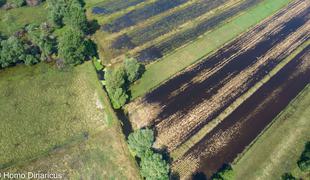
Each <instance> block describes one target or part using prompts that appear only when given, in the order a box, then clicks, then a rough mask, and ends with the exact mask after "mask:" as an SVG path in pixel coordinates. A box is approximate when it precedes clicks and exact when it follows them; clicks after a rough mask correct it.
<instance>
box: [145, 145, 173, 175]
mask: <svg viewBox="0 0 310 180" xmlns="http://www.w3.org/2000/svg"><path fill="white" fill-rule="evenodd" d="M140 168H141V175H142V176H143V177H144V178H145V179H146V180H168V179H169V176H168V175H169V165H168V164H167V162H166V161H165V160H163V157H162V155H161V154H158V153H154V152H153V151H151V150H148V151H146V153H145V155H144V157H143V158H142V159H141V162H140Z"/></svg>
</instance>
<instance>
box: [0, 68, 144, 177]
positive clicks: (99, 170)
mask: <svg viewBox="0 0 310 180" xmlns="http://www.w3.org/2000/svg"><path fill="white" fill-rule="evenodd" d="M0 94H1V95H0V96H1V98H0V108H1V113H0V121H1V126H0V129H1V130H0V131H1V138H0V144H1V147H0V154H5V156H1V157H0V172H1V171H8V170H9V171H12V172H14V171H16V172H18V171H21V170H25V171H27V170H31V171H49V170H50V171H54V172H59V173H63V174H65V175H66V176H68V177H76V178H83V177H84V178H86V177H87V178H91V177H96V178H120V179H122V178H125V177H127V178H128V179H130V178H137V177H139V175H138V172H137V170H136V167H135V162H134V161H133V159H131V158H130V156H129V152H128V149H127V145H126V143H125V139H124V136H123V135H122V133H121V128H120V124H119V122H118V120H117V118H116V116H115V114H113V113H114V112H113V110H111V107H110V104H109V102H108V100H107V98H106V95H105V94H104V91H103V90H102V88H101V86H100V83H99V82H98V79H97V74H96V73H95V70H94V67H93V65H92V63H91V62H86V63H84V64H83V65H80V66H78V67H75V68H74V69H70V68H68V69H63V70H58V69H56V68H55V67H54V66H52V65H49V64H45V63H40V64H39V65H35V66H32V67H28V66H23V65H18V66H17V67H12V68H8V69H6V70H2V71H1V72H0Z"/></svg>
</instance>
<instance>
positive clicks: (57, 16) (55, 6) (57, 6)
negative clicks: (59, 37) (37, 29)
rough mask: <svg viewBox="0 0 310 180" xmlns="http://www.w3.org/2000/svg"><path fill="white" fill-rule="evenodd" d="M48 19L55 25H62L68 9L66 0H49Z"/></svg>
mask: <svg viewBox="0 0 310 180" xmlns="http://www.w3.org/2000/svg"><path fill="white" fill-rule="evenodd" d="M47 8H48V19H49V21H50V22H51V23H52V24H54V25H55V26H62V25H63V22H62V19H63V17H64V14H65V11H66V2H65V0H47Z"/></svg>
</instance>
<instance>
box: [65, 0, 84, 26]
mask: <svg viewBox="0 0 310 180" xmlns="http://www.w3.org/2000/svg"><path fill="white" fill-rule="evenodd" d="M67 5H68V6H67V9H66V11H65V13H64V17H63V21H64V24H65V25H68V26H71V27H72V28H75V29H79V30H81V31H83V32H86V30H87V18H86V15H85V12H84V9H83V8H82V6H81V4H80V2H79V1H76V0H71V1H69V3H68V4H67Z"/></svg>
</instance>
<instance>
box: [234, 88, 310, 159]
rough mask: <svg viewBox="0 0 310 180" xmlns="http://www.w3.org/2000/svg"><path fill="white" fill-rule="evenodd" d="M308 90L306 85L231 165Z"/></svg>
mask: <svg viewBox="0 0 310 180" xmlns="http://www.w3.org/2000/svg"><path fill="white" fill-rule="evenodd" d="M309 88H310V85H307V86H306V87H305V88H304V89H303V90H302V91H301V92H300V93H299V94H298V95H297V96H296V97H295V98H294V99H293V100H292V101H291V102H290V103H289V104H288V105H287V106H286V107H285V108H284V109H283V110H282V111H281V112H280V113H279V114H278V115H277V116H276V117H275V118H274V119H273V120H272V121H271V122H270V123H269V124H268V125H267V126H266V127H265V128H264V129H263V131H262V132H261V133H259V135H258V136H257V137H256V138H255V139H254V140H253V141H252V142H251V143H250V144H249V145H248V146H247V147H246V148H245V149H244V150H243V151H242V153H240V154H239V155H238V156H237V157H236V158H235V160H234V161H233V162H232V165H235V164H237V163H238V162H239V161H240V159H241V158H242V156H243V155H244V154H246V153H247V152H248V151H249V149H251V147H252V146H253V145H254V144H255V143H256V142H257V141H258V140H259V139H260V137H261V136H262V135H263V134H264V133H265V132H266V131H268V130H269V129H270V128H271V127H272V125H273V124H275V123H276V122H277V120H278V119H279V117H281V116H282V114H284V113H285V111H286V110H287V109H288V108H289V107H290V106H291V105H292V104H294V103H296V102H297V101H299V99H300V97H302V96H303V95H304V93H305V92H306V91H307V90H308V89H309Z"/></svg>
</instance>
